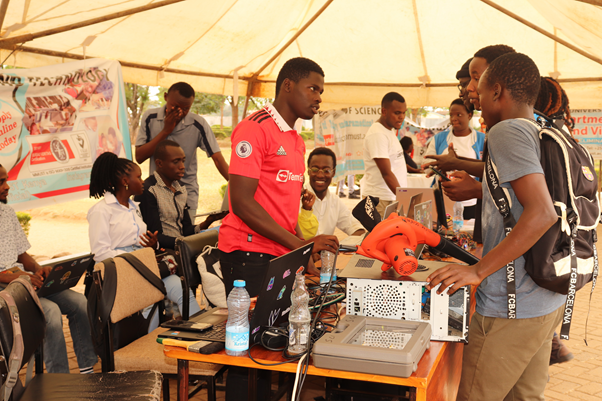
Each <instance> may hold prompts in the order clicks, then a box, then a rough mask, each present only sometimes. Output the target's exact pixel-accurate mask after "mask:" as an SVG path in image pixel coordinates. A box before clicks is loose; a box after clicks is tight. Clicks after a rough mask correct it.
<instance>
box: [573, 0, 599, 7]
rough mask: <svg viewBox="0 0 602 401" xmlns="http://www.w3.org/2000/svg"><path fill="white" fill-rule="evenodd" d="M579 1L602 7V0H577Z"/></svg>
mask: <svg viewBox="0 0 602 401" xmlns="http://www.w3.org/2000/svg"><path fill="white" fill-rule="evenodd" d="M577 1H580V2H582V3H587V4H591V5H594V6H598V7H602V0H577Z"/></svg>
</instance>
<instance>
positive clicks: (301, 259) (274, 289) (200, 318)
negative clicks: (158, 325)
mask: <svg viewBox="0 0 602 401" xmlns="http://www.w3.org/2000/svg"><path fill="white" fill-rule="evenodd" d="M312 248H313V243H309V244H307V245H304V246H302V247H301V248H298V249H295V250H294V251H292V252H289V253H287V254H286V255H282V256H280V257H278V258H276V259H272V260H271V261H270V266H269V267H268V271H267V273H266V275H265V276H264V279H263V286H262V289H261V292H260V293H259V295H258V297H257V304H256V305H255V310H254V311H253V314H252V316H251V321H250V336H249V345H251V344H254V343H256V342H258V341H259V338H260V336H261V334H262V333H263V332H264V331H265V329H266V328H267V327H271V326H280V325H283V324H286V322H288V313H289V311H290V308H291V292H292V289H293V284H294V283H295V275H296V274H297V273H298V272H304V271H305V270H306V269H307V265H308V263H309V258H310V256H311V249H312ZM227 320H228V309H226V308H214V309H211V310H209V311H207V312H204V313H202V314H199V315H196V316H192V317H191V318H190V321H193V322H197V323H210V324H212V325H213V328H211V329H209V330H206V331H203V332H192V331H184V330H166V331H165V332H163V333H161V334H159V338H173V339H175V340H184V341H201V340H204V341H220V342H226V321H227Z"/></svg>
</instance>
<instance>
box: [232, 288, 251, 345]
mask: <svg viewBox="0 0 602 401" xmlns="http://www.w3.org/2000/svg"><path fill="white" fill-rule="evenodd" d="M245 284H246V283H245V281H244V280H235V281H234V288H233V289H232V291H230V294H229V295H228V322H227V323H226V354H228V355H232V356H243V355H246V354H247V350H248V349H249V307H250V306H251V298H250V297H249V293H248V292H247V290H246V289H245Z"/></svg>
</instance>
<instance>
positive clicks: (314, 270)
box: [305, 255, 320, 276]
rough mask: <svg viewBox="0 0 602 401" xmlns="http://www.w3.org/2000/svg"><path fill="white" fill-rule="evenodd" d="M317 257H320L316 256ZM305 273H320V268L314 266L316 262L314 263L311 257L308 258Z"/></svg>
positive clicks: (315, 274)
mask: <svg viewBox="0 0 602 401" xmlns="http://www.w3.org/2000/svg"><path fill="white" fill-rule="evenodd" d="M314 256H315V255H314ZM318 256H319V255H318ZM318 259H320V258H319V257H318ZM305 274H311V275H314V276H319V275H320V270H318V268H317V267H316V264H315V263H314V260H313V258H309V264H308V265H307V271H306V272H305Z"/></svg>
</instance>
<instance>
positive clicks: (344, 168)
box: [313, 106, 444, 181]
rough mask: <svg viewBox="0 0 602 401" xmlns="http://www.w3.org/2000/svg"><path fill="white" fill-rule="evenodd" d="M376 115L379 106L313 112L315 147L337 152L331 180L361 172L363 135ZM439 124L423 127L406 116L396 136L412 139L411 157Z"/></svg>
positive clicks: (417, 153)
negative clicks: (334, 172) (434, 126)
mask: <svg viewBox="0 0 602 401" xmlns="http://www.w3.org/2000/svg"><path fill="white" fill-rule="evenodd" d="M379 118H380V106H362V107H347V108H343V109H338V110H326V111H320V112H319V114H318V115H316V116H314V119H313V127H314V140H315V147H316V148H318V147H327V148H330V149H332V151H333V152H334V153H335V154H336V156H337V168H336V174H335V176H334V178H333V181H338V180H340V179H341V178H342V177H344V176H346V175H348V174H364V170H365V168H364V137H365V136H366V132H368V129H369V128H370V126H371V125H372V124H373V123H374V122H375V121H376V120H378V119H379ZM443 129H444V127H441V128H424V127H420V126H418V125H416V124H415V123H413V122H412V121H410V120H409V119H408V118H406V119H405V121H404V123H403V125H402V127H401V129H399V130H398V131H397V139H401V137H402V136H410V137H411V138H412V140H413V142H414V159H416V155H420V154H421V151H422V148H423V147H424V149H425V150H426V147H425V146H426V142H427V141H428V140H429V139H430V138H431V137H432V136H433V135H434V134H436V133H437V132H439V131H442V130H443Z"/></svg>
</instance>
